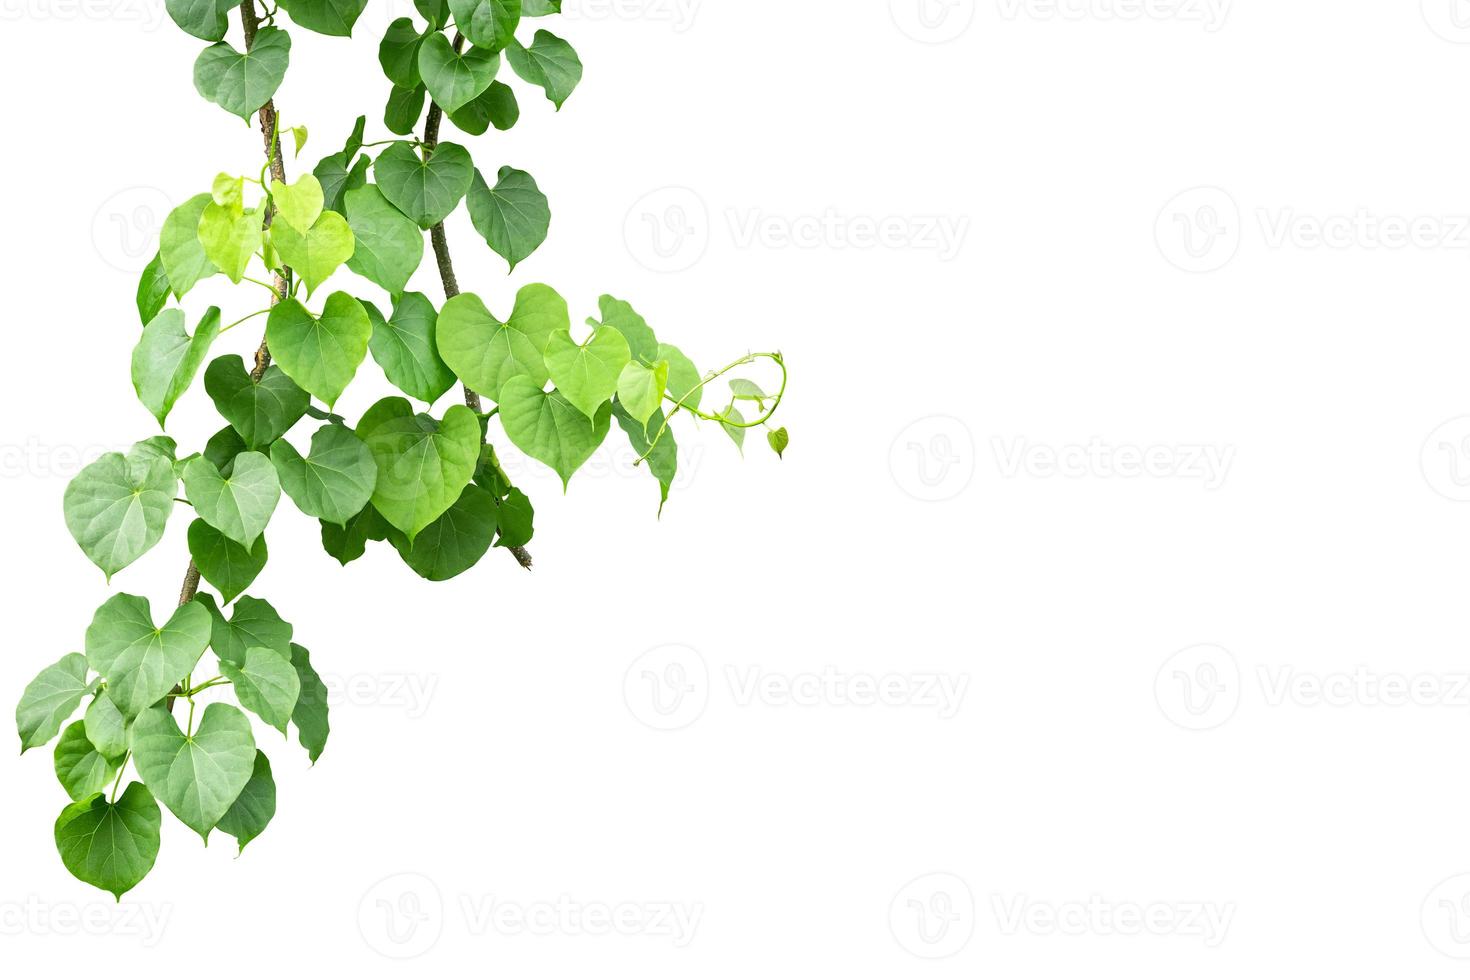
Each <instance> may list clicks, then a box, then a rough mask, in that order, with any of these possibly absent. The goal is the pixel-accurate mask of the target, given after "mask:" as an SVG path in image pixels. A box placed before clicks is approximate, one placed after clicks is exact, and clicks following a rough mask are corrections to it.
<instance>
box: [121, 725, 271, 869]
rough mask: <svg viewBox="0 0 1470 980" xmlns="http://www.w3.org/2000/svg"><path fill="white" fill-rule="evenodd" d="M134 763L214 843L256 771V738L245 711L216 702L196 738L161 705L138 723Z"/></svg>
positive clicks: (170, 805) (175, 811)
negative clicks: (224, 819) (213, 832)
mask: <svg viewBox="0 0 1470 980" xmlns="http://www.w3.org/2000/svg"><path fill="white" fill-rule="evenodd" d="M133 765H134V766H136V767H137V769H138V775H140V776H142V777H143V783H144V785H146V786H147V787H148V788H149V789H150V790H152V791H153V793H154V795H155V796H157V797H158V798H159V799H160V800H162V801H163V804H164V805H165V806H167V807H168V808H169V809H170V810H172V811H173V814H174V816H176V817H178V818H179V819H180V820H182V821H183V822H184V824H185V825H186V826H188V827H189V828H190V829H191V830H193V831H194V832H195V833H196V834H198V835H199V836H200V837H202V838H203V839H204V842H205V843H206V844H208V843H209V832H210V831H211V830H213V829H214V827H215V825H216V824H218V823H219V821H220V818H221V817H223V816H224V815H225V814H226V813H227V812H229V809H230V807H231V806H232V805H233V804H234V802H235V800H236V799H238V798H239V796H240V793H241V792H242V791H243V790H244V789H245V784H246V783H248V782H250V776H251V774H252V773H253V772H254V771H255V737H254V736H253V735H252V734H251V733H250V720H249V719H248V718H246V717H245V715H244V713H243V712H241V711H240V709H239V708H236V707H233V706H231V705H228V704H221V703H215V704H211V705H209V706H208V707H207V708H205V709H204V718H203V720H202V721H200V723H199V728H198V730H197V731H195V732H194V733H193V734H192V735H185V734H184V732H183V731H182V730H181V729H180V728H179V724H178V722H176V721H175V720H174V716H173V715H171V714H169V712H168V711H167V710H166V709H164V708H163V707H161V706H155V707H152V708H149V709H148V710H147V711H145V712H143V714H142V715H140V716H139V718H138V720H137V721H136V722H135V723H134V724H133Z"/></svg>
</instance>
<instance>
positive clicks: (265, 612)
mask: <svg viewBox="0 0 1470 980" xmlns="http://www.w3.org/2000/svg"><path fill="white" fill-rule="evenodd" d="M198 602H199V603H200V604H201V605H203V606H204V608H205V609H207V610H208V611H209V615H210V619H211V628H212V632H211V634H210V638H209V645H210V647H211V648H212V649H213V650H214V654H215V656H216V657H218V658H219V659H220V660H221V661H227V662H229V663H232V664H234V665H235V666H237V667H239V666H241V665H243V664H244V663H245V652H246V651H247V650H249V649H251V648H252V647H267V648H269V649H271V650H274V651H276V652H277V653H280V654H289V653H290V652H291V632H292V631H291V624H290V623H288V622H286V621H285V620H284V619H282V618H281V616H280V613H278V612H276V609H275V607H274V606H272V605H271V604H270V603H269V602H266V601H265V600H264V599H255V598H252V597H251V596H242V597H241V599H240V601H239V602H237V603H235V613H234V615H233V616H231V617H230V618H229V619H226V618H225V614H224V613H223V612H221V611H220V608H219V606H217V605H215V603H214V597H213V596H211V595H209V594H208V593H207V592H206V593H200V595H199V599H198Z"/></svg>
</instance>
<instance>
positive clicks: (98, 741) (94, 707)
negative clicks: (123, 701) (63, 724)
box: [82, 693, 132, 758]
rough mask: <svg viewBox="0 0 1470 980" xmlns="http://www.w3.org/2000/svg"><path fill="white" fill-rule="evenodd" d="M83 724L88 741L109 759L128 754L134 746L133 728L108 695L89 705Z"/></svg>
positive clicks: (103, 695) (93, 700) (95, 698)
mask: <svg viewBox="0 0 1470 980" xmlns="http://www.w3.org/2000/svg"><path fill="white" fill-rule="evenodd" d="M82 724H83V725H84V726H85V728H86V732H87V741H89V742H91V743H92V744H93V745H94V746H96V747H97V751H98V752H101V753H102V754H103V755H105V756H108V757H109V758H118V757H120V756H122V755H124V754H126V753H127V751H128V749H129V747H130V746H131V745H132V732H131V730H130V729H131V727H132V726H131V725H129V724H128V720H127V719H126V718H124V717H123V713H122V712H121V711H119V710H118V707H117V705H115V704H113V703H112V698H110V697H108V696H107V694H106V693H102V694H98V695H97V696H95V697H94V698H92V703H91V704H89V705H87V713H86V714H85V715H83V716H82Z"/></svg>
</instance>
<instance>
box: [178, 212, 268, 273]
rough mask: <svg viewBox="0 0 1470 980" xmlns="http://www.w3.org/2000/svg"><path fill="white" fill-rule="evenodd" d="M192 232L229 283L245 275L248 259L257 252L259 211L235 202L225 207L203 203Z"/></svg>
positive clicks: (258, 248)
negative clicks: (233, 204)
mask: <svg viewBox="0 0 1470 980" xmlns="http://www.w3.org/2000/svg"><path fill="white" fill-rule="evenodd" d="M195 232H196V234H198V236H199V244H200V245H202V246H203V247H204V254H205V256H206V257H207V258H208V259H209V261H210V262H211V263H212V264H213V265H214V266H215V267H216V268H218V269H219V270H220V271H221V272H223V273H224V274H225V275H226V276H228V277H229V279H230V281H231V282H233V283H239V282H240V280H241V279H243V278H244V277H245V270H246V269H247V268H249V267H250V260H251V259H252V258H254V257H255V253H256V252H258V251H260V243H261V240H262V236H263V235H264V229H263V227H262V217H261V213H260V212H259V211H245V210H243V209H241V208H240V207H239V206H238V205H236V206H234V207H227V206H224V205H220V204H218V203H216V202H214V201H210V202H209V204H207V205H205V207H204V211H203V212H202V213H201V214H200V216H199V227H198V228H196V229H195Z"/></svg>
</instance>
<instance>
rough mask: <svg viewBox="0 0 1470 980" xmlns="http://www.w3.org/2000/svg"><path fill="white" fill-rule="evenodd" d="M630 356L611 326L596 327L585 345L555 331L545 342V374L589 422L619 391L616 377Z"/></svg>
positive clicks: (626, 343)
mask: <svg viewBox="0 0 1470 980" xmlns="http://www.w3.org/2000/svg"><path fill="white" fill-rule="evenodd" d="M631 356H632V355H630V354H629V353H628V342H627V341H626V340H624V339H623V335H622V334H620V333H618V332H617V331H616V330H614V329H613V328H612V327H598V328H597V329H596V330H594V331H593V333H592V336H591V337H589V338H587V342H586V343H585V344H578V343H577V342H576V341H574V340H572V334H571V332H570V331H568V330H557V331H555V332H554V333H552V335H551V339H550V340H548V341H547V342H546V371H547V373H548V374H550V375H551V380H552V381H554V382H555V383H556V388H557V390H558V391H560V392H561V393H562V394H563V395H564V396H566V399H567V401H569V402H571V403H572V404H573V405H574V406H576V408H577V409H578V410H579V411H581V413H582V414H583V415H585V416H587V417H588V418H589V419H590V418H592V417H594V416H595V415H597V413H598V412H599V411H601V409H602V407H603V405H605V404H607V402H608V401H609V400H610V399H611V398H612V396H613V395H614V394H616V393H617V390H618V378H619V376H621V375H622V373H623V368H625V367H627V366H628V361H629V359H630V358H631Z"/></svg>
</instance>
